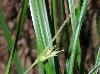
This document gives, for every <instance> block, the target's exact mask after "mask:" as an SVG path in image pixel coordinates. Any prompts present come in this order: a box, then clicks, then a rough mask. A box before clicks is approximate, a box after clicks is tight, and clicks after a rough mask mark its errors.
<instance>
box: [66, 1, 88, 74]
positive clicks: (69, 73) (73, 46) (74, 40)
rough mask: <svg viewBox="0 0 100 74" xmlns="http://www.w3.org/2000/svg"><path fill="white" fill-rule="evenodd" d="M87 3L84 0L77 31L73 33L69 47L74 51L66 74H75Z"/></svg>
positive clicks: (68, 61) (68, 60)
mask: <svg viewBox="0 0 100 74" xmlns="http://www.w3.org/2000/svg"><path fill="white" fill-rule="evenodd" d="M87 3H88V0H84V2H83V5H82V9H81V12H80V16H79V20H78V25H77V28H76V31H75V32H74V33H73V34H72V38H71V42H70V47H69V50H71V51H72V52H71V55H70V57H69V58H68V59H67V61H66V67H67V70H66V71H67V73H66V74H73V67H74V60H75V53H76V46H77V41H78V36H79V33H80V30H81V26H82V18H83V15H84V13H85V11H86V7H87ZM72 9H73V8H72ZM71 13H73V12H71ZM73 24H74V23H73Z"/></svg>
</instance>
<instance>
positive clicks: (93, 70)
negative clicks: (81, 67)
mask: <svg viewBox="0 0 100 74" xmlns="http://www.w3.org/2000/svg"><path fill="white" fill-rule="evenodd" d="M99 67H100V64H98V65H96V66H95V67H94V68H93V69H92V70H91V71H90V72H89V73H88V74H94V73H95V74H98V73H97V72H96V71H98V70H97V69H98V68H99ZM93 72H94V73H93Z"/></svg>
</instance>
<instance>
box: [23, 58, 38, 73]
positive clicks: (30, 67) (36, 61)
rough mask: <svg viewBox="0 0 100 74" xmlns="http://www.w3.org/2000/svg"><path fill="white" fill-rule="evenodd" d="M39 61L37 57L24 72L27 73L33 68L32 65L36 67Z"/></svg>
mask: <svg viewBox="0 0 100 74" xmlns="http://www.w3.org/2000/svg"><path fill="white" fill-rule="evenodd" d="M38 62H39V61H38V60H37V59H36V60H35V62H34V63H33V64H32V65H30V66H29V68H28V69H27V70H26V71H25V72H24V74H27V73H28V71H29V70H31V69H32V67H34V66H35V65H36V64H37V63H38Z"/></svg>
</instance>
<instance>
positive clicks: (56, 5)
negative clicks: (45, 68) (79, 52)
mask: <svg viewBox="0 0 100 74" xmlns="http://www.w3.org/2000/svg"><path fill="white" fill-rule="evenodd" d="M52 8H53V10H52V12H53V23H54V30H55V34H56V32H57V31H58V29H59V28H60V26H61V25H62V23H63V21H64V14H63V0H52ZM58 20H59V21H58ZM63 31H64V30H62V32H60V33H59V36H58V37H57V38H56V45H57V48H59V49H61V46H62V44H63V42H62V39H63V33H64V32H63ZM55 62H56V66H55V67H56V70H57V74H59V70H60V69H59V68H60V66H59V62H58V58H55Z"/></svg>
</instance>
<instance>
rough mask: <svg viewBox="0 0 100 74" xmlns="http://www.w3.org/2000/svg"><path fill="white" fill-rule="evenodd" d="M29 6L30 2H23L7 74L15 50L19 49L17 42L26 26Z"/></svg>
mask: <svg viewBox="0 0 100 74" xmlns="http://www.w3.org/2000/svg"><path fill="white" fill-rule="evenodd" d="M27 6H28V0H23V4H22V10H21V14H20V16H19V20H18V25H17V31H16V38H15V41H14V46H13V47H12V51H11V53H10V58H9V61H8V64H7V68H6V72H5V74H9V70H10V65H11V62H12V59H13V56H14V53H15V50H16V49H17V42H18V38H19V34H20V32H21V30H22V27H23V24H24V20H25V16H26V11H27Z"/></svg>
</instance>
